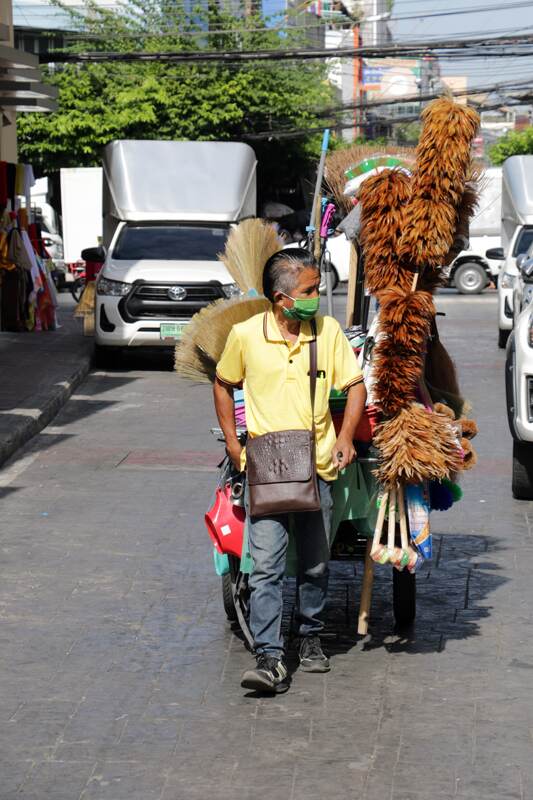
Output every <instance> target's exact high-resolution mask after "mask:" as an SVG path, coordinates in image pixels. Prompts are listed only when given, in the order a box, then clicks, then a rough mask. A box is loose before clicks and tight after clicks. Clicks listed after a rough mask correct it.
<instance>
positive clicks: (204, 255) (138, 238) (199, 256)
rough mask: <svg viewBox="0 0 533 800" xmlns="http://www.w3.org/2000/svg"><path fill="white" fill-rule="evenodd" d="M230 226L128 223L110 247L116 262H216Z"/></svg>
mask: <svg viewBox="0 0 533 800" xmlns="http://www.w3.org/2000/svg"><path fill="white" fill-rule="evenodd" d="M228 233H229V228H227V227H214V226H213V227H207V226H203V225H202V226H200V225H190V226H186V225H138V226H134V225H127V226H126V227H124V228H123V229H122V232H121V233H120V235H119V238H118V241H117V243H116V245H115V247H114V250H113V258H114V259H117V260H118V261H136V260H138V259H141V258H142V259H155V260H161V261H216V260H217V258H218V254H219V253H221V252H222V251H223V250H224V245H225V244H226V239H227V237H228Z"/></svg>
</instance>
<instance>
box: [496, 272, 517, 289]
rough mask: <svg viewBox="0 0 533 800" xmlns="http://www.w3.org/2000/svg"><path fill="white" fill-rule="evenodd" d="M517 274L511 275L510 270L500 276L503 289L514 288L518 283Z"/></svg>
mask: <svg viewBox="0 0 533 800" xmlns="http://www.w3.org/2000/svg"><path fill="white" fill-rule="evenodd" d="M516 278H517V276H516V275H511V273H510V272H504V273H503V274H502V276H501V278H500V288H501V289H512V288H513V287H514V285H515V283H516Z"/></svg>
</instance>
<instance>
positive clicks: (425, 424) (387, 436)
mask: <svg viewBox="0 0 533 800" xmlns="http://www.w3.org/2000/svg"><path fill="white" fill-rule="evenodd" d="M374 444H375V445H376V447H377V448H378V450H379V451H380V463H379V466H378V469H377V470H376V475H377V477H378V480H379V481H380V483H382V484H383V485H385V486H390V485H393V484H395V483H397V482H400V483H420V482H422V481H424V480H442V478H448V477H449V476H450V475H451V474H452V473H454V472H456V471H457V470H459V469H461V468H462V465H463V459H462V451H461V448H460V444H459V438H458V436H457V431H456V430H455V427H454V424H453V423H452V421H451V420H450V419H449V417H447V416H446V415H444V414H438V413H436V412H435V411H428V410H427V409H426V408H424V406H421V405H419V404H415V403H413V404H411V405H410V406H408V407H406V408H403V409H402V410H401V411H400V412H399V413H398V414H396V415H395V416H394V417H392V419H389V420H387V421H386V422H384V423H382V424H381V425H380V426H379V428H378V431H377V433H376V435H375V437H374Z"/></svg>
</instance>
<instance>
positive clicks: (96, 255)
mask: <svg viewBox="0 0 533 800" xmlns="http://www.w3.org/2000/svg"><path fill="white" fill-rule="evenodd" d="M105 255H106V253H105V247H102V245H98V247H86V248H85V250H82V251H81V257H82V259H83V260H84V261H93V262H95V263H97V264H103V263H104V261H105Z"/></svg>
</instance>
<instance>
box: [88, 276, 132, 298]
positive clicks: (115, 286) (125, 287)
mask: <svg viewBox="0 0 533 800" xmlns="http://www.w3.org/2000/svg"><path fill="white" fill-rule="evenodd" d="M130 291H131V283H123V282H122V281H110V280H109V278H99V279H98V281H97V283H96V292H97V294H101V295H108V296H109V295H111V296H113V297H125V296H126V295H127V294H129V293H130Z"/></svg>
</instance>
